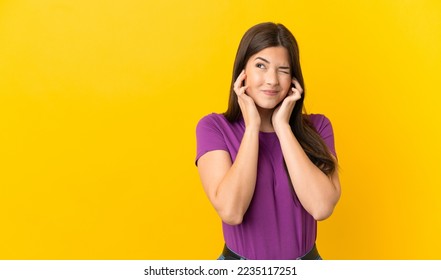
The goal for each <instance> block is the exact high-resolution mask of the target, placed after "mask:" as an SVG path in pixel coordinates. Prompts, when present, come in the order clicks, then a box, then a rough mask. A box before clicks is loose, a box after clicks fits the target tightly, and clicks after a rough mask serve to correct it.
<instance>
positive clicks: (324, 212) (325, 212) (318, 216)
mask: <svg viewBox="0 0 441 280" xmlns="http://www.w3.org/2000/svg"><path fill="white" fill-rule="evenodd" d="M332 212H334V208H333V207H332V208H330V209H320V210H317V211H315V212H313V213H312V214H311V215H312V217H313V218H314V220H316V221H323V220H326V219H327V218H329V217H330V216H331V215H332Z"/></svg>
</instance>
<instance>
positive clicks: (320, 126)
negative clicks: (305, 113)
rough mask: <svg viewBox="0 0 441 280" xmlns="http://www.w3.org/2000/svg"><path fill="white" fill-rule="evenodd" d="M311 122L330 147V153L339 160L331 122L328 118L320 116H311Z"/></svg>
mask: <svg viewBox="0 0 441 280" xmlns="http://www.w3.org/2000/svg"><path fill="white" fill-rule="evenodd" d="M310 120H311V122H312V124H313V125H314V127H315V128H316V130H317V132H318V134H319V135H320V136H321V137H322V139H323V141H324V142H325V144H326V146H328V149H329V151H330V152H331V153H332V154H333V155H334V156H335V157H336V158H337V153H336V152H335V143H334V131H333V129H332V124H331V121H330V120H329V119H328V118H327V117H326V116H324V115H318V114H313V115H310Z"/></svg>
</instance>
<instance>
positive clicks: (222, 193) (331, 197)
mask: <svg viewBox="0 0 441 280" xmlns="http://www.w3.org/2000/svg"><path fill="white" fill-rule="evenodd" d="M304 99H305V92H304V83H303V77H302V71H301V68H300V62H299V50H298V46H297V42H296V40H295V38H294V36H293V35H292V34H291V32H290V31H289V30H288V29H287V28H286V27H285V26H283V25H282V24H274V23H261V24H258V25H256V26H253V27H252V28H250V29H249V30H248V31H247V32H246V33H245V35H244V37H243V38H242V40H241V42H240V45H239V49H238V51H237V54H236V60H235V62H234V69H233V79H232V83H231V91H230V99H229V106H228V110H227V111H226V112H225V113H224V114H214V113H213V114H210V115H208V116H205V117H204V118H202V119H201V120H200V121H199V123H198V125H197V129H196V134H197V156H196V164H197V166H198V171H199V175H200V178H201V181H202V185H203V188H204V190H205V192H206V194H207V196H208V199H209V200H210V202H211V203H212V205H213V206H214V208H215V209H216V211H217V213H218V214H219V216H220V218H221V219H222V222H223V223H222V225H223V233H224V239H225V246H224V250H223V252H222V255H221V256H220V258H219V259H261V260H263V259H321V257H320V255H319V254H318V251H317V249H316V246H315V240H316V236H317V222H316V221H317V220H323V219H326V218H328V217H329V216H330V215H331V214H332V212H333V210H334V207H335V205H336V204H337V201H338V200H339V198H340V183H339V178H338V173H337V168H336V165H337V164H336V154H335V149H334V136H333V131H332V126H331V123H330V122H329V120H328V119H327V118H326V117H325V116H323V115H319V114H312V115H306V114H303V113H302V110H303V101H304Z"/></svg>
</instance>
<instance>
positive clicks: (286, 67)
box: [254, 56, 289, 69]
mask: <svg viewBox="0 0 441 280" xmlns="http://www.w3.org/2000/svg"><path fill="white" fill-rule="evenodd" d="M257 59H260V60H263V61H265V62H266V63H268V64H271V62H269V61H268V60H266V59H265V58H263V57H260V56H258V57H256V58H255V59H254V60H257ZM279 68H280V69H289V66H280V67H279Z"/></svg>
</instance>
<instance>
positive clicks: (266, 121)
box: [257, 107, 274, 132]
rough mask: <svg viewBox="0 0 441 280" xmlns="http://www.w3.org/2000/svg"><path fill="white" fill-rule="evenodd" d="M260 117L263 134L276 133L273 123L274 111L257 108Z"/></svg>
mask: <svg viewBox="0 0 441 280" xmlns="http://www.w3.org/2000/svg"><path fill="white" fill-rule="evenodd" d="M257 110H258V111H259V115H260V131H262V132H274V127H273V122H272V121H271V118H272V116H273V112H274V110H268V109H262V108H259V107H258V108H257Z"/></svg>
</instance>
